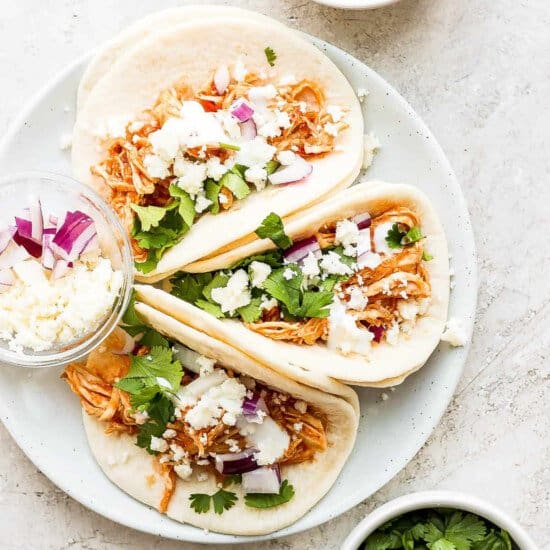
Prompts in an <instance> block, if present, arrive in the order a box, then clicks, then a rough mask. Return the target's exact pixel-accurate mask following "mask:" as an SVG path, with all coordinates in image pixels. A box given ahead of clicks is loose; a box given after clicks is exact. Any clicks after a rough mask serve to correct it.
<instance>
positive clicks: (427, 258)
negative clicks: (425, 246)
mask: <svg viewBox="0 0 550 550" xmlns="http://www.w3.org/2000/svg"><path fill="white" fill-rule="evenodd" d="M422 259H423V260H424V261H425V262H429V261H430V260H433V259H434V257H433V256H432V255H431V254H430V253H429V252H427V251H426V250H424V251H423V252H422Z"/></svg>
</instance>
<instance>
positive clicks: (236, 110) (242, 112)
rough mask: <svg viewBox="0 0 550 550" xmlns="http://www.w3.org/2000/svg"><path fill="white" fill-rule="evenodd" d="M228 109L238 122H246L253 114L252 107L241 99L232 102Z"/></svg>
mask: <svg viewBox="0 0 550 550" xmlns="http://www.w3.org/2000/svg"><path fill="white" fill-rule="evenodd" d="M230 111H231V114H232V115H233V116H234V117H235V118H236V119H237V120H238V121H239V122H246V121H247V120H249V119H250V118H252V115H253V114H254V109H253V108H252V107H251V106H250V105H249V104H248V103H246V101H244V100H242V99H241V100H238V101H236V102H235V103H233V105H231V108H230Z"/></svg>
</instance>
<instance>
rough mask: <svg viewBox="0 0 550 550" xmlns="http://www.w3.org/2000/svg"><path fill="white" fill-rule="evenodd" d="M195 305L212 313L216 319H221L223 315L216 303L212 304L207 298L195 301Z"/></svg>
mask: <svg viewBox="0 0 550 550" xmlns="http://www.w3.org/2000/svg"><path fill="white" fill-rule="evenodd" d="M195 305H196V306H197V307H200V308H201V309H204V311H206V313H209V314H210V315H213V316H214V317H216V319H223V318H224V317H225V314H224V313H223V311H222V308H221V307H220V306H219V305H218V304H214V303H212V302H209V301H207V300H197V301H196V302H195Z"/></svg>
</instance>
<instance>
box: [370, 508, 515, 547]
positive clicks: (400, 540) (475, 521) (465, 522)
mask: <svg viewBox="0 0 550 550" xmlns="http://www.w3.org/2000/svg"><path fill="white" fill-rule="evenodd" d="M399 548H404V549H405V550H415V549H423V548H428V549H429V550H512V549H513V548H514V545H513V543H512V541H511V539H510V536H509V535H508V533H507V532H506V531H504V530H500V529H498V528H497V527H496V526H495V525H493V524H492V523H491V522H489V521H488V520H485V519H484V518H481V517H479V516H476V515H474V514H469V513H465V512H462V511H458V510H448V509H443V508H438V509H433V510H432V509H427V510H419V511H414V512H409V513H408V514H404V515H402V516H399V517H398V518H395V519H393V520H391V521H389V522H387V523H385V524H384V525H382V526H381V527H379V528H378V529H377V530H376V531H375V532H374V533H372V534H371V535H369V537H368V538H367V540H366V541H365V542H364V544H363V546H362V550H390V549H399Z"/></svg>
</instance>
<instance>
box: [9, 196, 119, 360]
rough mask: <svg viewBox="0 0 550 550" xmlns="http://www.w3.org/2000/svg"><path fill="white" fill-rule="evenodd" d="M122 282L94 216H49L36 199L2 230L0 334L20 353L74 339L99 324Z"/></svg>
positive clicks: (51, 347) (59, 344) (42, 348)
mask: <svg viewBox="0 0 550 550" xmlns="http://www.w3.org/2000/svg"><path fill="white" fill-rule="evenodd" d="M46 226H47V227H46ZM122 283H123V275H122V272H121V271H119V270H115V269H113V266H112V265H111V261H110V260H109V259H108V258H105V257H103V256H102V254H101V249H100V247H99V240H98V237H97V232H96V228H95V223H94V222H93V220H92V219H91V218H90V217H89V216H87V215H86V214H84V213H83V212H80V211H75V212H67V213H66V215H65V218H64V219H63V220H62V221H60V220H58V219H57V218H56V217H54V216H50V217H49V218H48V219H47V220H46V219H45V218H44V216H43V214H42V209H41V206H40V202H39V201H38V200H36V201H35V202H33V204H32V205H31V208H28V209H24V210H23V213H22V214H21V217H18V216H16V217H15V224H14V225H12V226H9V227H8V228H7V229H4V230H0V340H4V341H6V342H7V343H8V347H9V349H11V350H12V351H15V352H20V353H22V352H23V351H24V350H25V349H30V350H32V351H35V352H39V351H47V350H50V349H54V348H58V347H63V346H66V345H68V344H71V343H72V342H74V341H75V340H78V339H79V338H82V337H83V336H85V335H86V334H88V333H90V332H93V331H94V330H95V329H97V328H98V326H99V324H100V323H101V321H102V319H104V318H105V316H106V315H107V314H108V313H109V312H110V310H111V308H112V306H113V303H114V301H115V299H116V297H117V296H118V294H119V292H120V289H121V287H122Z"/></svg>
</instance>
